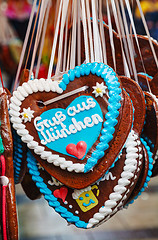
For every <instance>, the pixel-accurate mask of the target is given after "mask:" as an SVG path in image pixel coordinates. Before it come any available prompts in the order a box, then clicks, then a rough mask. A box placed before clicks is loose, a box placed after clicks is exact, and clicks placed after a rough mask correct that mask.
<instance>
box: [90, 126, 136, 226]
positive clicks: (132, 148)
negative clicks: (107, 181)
mask: <svg viewBox="0 0 158 240" xmlns="http://www.w3.org/2000/svg"><path fill="white" fill-rule="evenodd" d="M136 139H138V136H137V135H136V134H135V133H134V131H133V130H132V131H131V132H130V134H129V136H128V139H127V141H126V151H127V154H126V160H125V166H124V169H123V172H122V173H121V178H120V179H119V180H118V184H117V185H116V186H115V187H114V189H113V190H114V192H113V193H111V194H110V195H109V199H108V200H107V201H105V203H104V206H103V207H101V208H100V209H99V212H98V213H95V214H94V215H93V218H91V219H90V220H89V222H88V225H87V228H91V227H93V226H94V225H96V224H97V225H98V224H99V222H100V221H102V220H104V221H105V219H106V220H107V219H108V218H109V217H110V215H111V214H114V213H115V211H117V207H118V202H119V201H120V200H121V198H122V195H123V194H124V193H125V192H126V191H128V190H127V187H126V186H128V185H129V184H130V183H131V182H130V179H131V178H133V177H134V172H135V171H136V169H137V158H138V157H139V154H138V153H137V152H138V148H137V142H136ZM126 194H127V192H126ZM125 196H126V195H125ZM125 196H124V197H123V199H124V198H125ZM123 199H122V200H123ZM113 208H114V210H113Z"/></svg>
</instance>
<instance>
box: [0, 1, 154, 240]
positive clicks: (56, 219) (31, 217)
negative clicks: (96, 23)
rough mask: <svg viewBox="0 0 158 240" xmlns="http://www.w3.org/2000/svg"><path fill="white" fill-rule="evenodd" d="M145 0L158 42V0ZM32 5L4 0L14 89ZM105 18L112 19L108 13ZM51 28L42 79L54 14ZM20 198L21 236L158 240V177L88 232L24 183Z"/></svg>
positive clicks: (1, 20) (8, 71) (6, 58)
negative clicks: (27, 191) (27, 190)
mask: <svg viewBox="0 0 158 240" xmlns="http://www.w3.org/2000/svg"><path fill="white" fill-rule="evenodd" d="M53 1H55V0H53ZM140 2H141V7H142V9H143V12H144V14H145V18H146V21H147V24H148V27H149V30H150V34H151V36H152V37H153V38H154V39H156V40H158V0H142V1H140ZM103 3H104V1H103ZM132 4H133V14H134V19H135V26H136V29H137V33H138V34H141V35H144V34H145V31H144V27H143V24H142V21H141V18H140V13H139V11H138V9H137V7H136V6H135V5H134V3H133V1H132ZM31 8H32V1H31V0H30V1H29V0H8V1H4V0H0V68H1V69H2V75H3V80H4V84H5V86H6V87H7V88H8V89H11V88H12V85H13V82H14V79H15V75H16V71H17V67H18V63H19V59H20V53H21V50H22V45H23V41H24V38H25V33H26V29H27V25H28V21H29V17H30V13H31ZM51 11H52V16H55V9H53V7H52V9H51ZM104 21H105V22H106V23H108V21H107V17H106V11H105V14H104ZM48 26H49V29H47V34H46V45H45V48H44V53H43V57H42V64H41V67H40V73H39V77H40V76H42V77H44V76H46V73H47V69H48V62H49V51H48V45H49V44H48V43H49V42H50V41H51V40H52V35H53V29H54V28H53V18H52V22H51V21H50V23H49V24H48ZM28 68H29V60H28ZM16 196H17V208H18V216H19V231H20V240H49V239H50V240H51V239H52V240H54V239H57V240H69V239H74V240H78V239H82V240H96V239H97V240H107V239H108V240H114V239H115V240H119V239H120V240H124V239H131V240H136V239H148V240H150V239H155V240H156V239H158V178H156V177H155V178H153V179H152V180H151V182H150V184H149V188H148V189H147V191H146V192H144V193H143V194H142V195H141V196H140V197H139V199H138V200H137V201H136V202H134V204H132V205H131V206H129V208H128V210H123V211H121V212H119V213H117V214H116V216H114V217H113V218H112V219H110V220H109V221H108V222H107V223H104V224H103V225H101V226H100V227H98V228H96V229H94V230H87V231H84V230H78V229H77V228H75V227H73V226H67V223H66V221H65V220H63V219H62V218H61V217H60V216H59V215H58V214H57V213H56V212H55V211H54V210H53V209H52V208H50V207H49V206H48V204H47V202H46V201H44V200H43V198H41V199H39V200H35V201H31V200H29V199H28V198H27V197H26V196H25V194H24V192H23V190H22V188H21V186H20V185H17V186H16Z"/></svg>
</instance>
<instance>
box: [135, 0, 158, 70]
mask: <svg viewBox="0 0 158 240" xmlns="http://www.w3.org/2000/svg"><path fill="white" fill-rule="evenodd" d="M136 2H137V5H138V8H139V11H140V15H141V18H142V21H143V24H144V28H145V31H146V33H147V36H148V38H149V44H150V47H151V50H152V53H153V56H154V59H155V63H156V66H157V68H158V59H157V56H156V52H155V49H154V46H153V43H152V40H151V36H150V33H149V29H148V26H147V23H146V20H145V17H144V14H143V11H142V8H141V4H140V2H139V1H138V0H136Z"/></svg>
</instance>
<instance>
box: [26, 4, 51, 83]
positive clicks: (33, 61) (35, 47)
mask: <svg viewBox="0 0 158 240" xmlns="http://www.w3.org/2000/svg"><path fill="white" fill-rule="evenodd" d="M48 1H49V0H43V1H42V2H41V8H40V14H39V20H38V27H37V33H36V38H35V44H34V49H33V55H32V61H31V66H30V71H29V80H30V78H31V74H32V72H33V67H34V63H35V57H36V53H37V49H38V45H39V41H40V37H41V31H42V26H43V21H44V16H45V11H46V8H47V5H48Z"/></svg>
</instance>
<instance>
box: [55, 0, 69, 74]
mask: <svg viewBox="0 0 158 240" xmlns="http://www.w3.org/2000/svg"><path fill="white" fill-rule="evenodd" d="M68 4H69V0H64V1H63V7H62V17H61V26H60V36H59V47H58V62H57V66H56V71H55V76H57V75H58V74H59V72H60V67H61V61H62V51H63V36H64V26H65V22H66V15H67V9H68Z"/></svg>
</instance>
